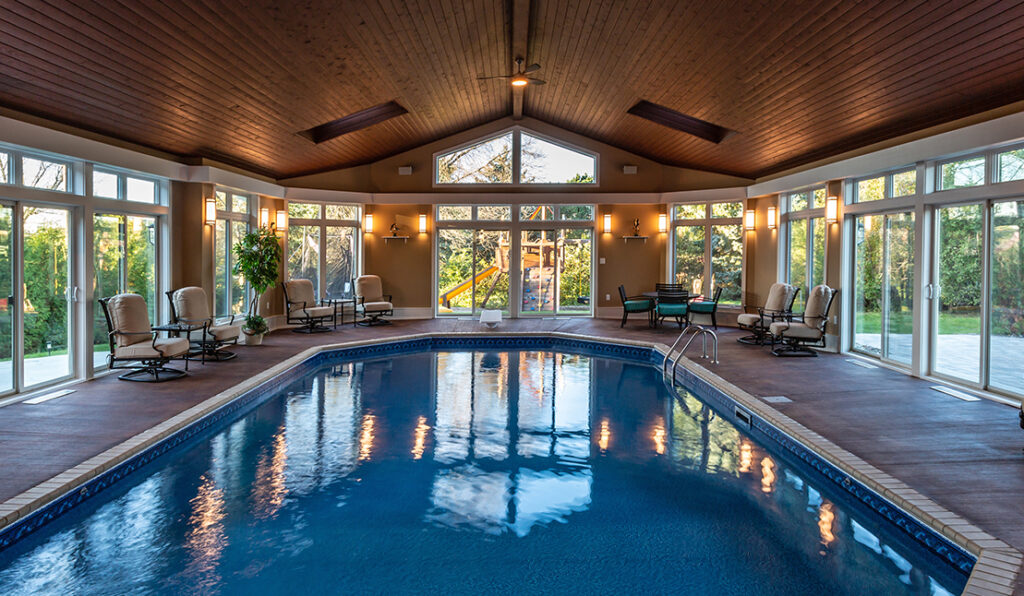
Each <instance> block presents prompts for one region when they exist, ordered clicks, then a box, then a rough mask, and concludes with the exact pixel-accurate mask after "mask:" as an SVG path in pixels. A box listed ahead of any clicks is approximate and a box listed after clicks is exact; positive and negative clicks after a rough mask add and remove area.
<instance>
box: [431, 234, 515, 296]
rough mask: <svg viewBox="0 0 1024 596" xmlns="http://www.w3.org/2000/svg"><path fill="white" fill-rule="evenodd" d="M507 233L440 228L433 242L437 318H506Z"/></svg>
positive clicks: (507, 288) (507, 291) (507, 290)
mask: <svg viewBox="0 0 1024 596" xmlns="http://www.w3.org/2000/svg"><path fill="white" fill-rule="evenodd" d="M510 238H511V234H510V232H509V231H508V230H484V229H462V228H443V229H441V230H439V232H438V240H437V272H438V275H437V296H438V299H437V302H438V306H437V308H438V314H462V315H471V314H475V313H479V312H480V311H481V310H484V309H488V310H492V309H493V310H500V311H502V312H503V313H505V314H506V315H507V314H509V312H510V311H509V251H510V250H511V246H510Z"/></svg>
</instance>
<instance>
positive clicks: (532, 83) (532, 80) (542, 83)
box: [527, 79, 548, 85]
mask: <svg viewBox="0 0 1024 596" xmlns="http://www.w3.org/2000/svg"><path fill="white" fill-rule="evenodd" d="M527 80H528V81H530V84H531V85H547V84H548V82H547V81H542V80H540V79H527Z"/></svg>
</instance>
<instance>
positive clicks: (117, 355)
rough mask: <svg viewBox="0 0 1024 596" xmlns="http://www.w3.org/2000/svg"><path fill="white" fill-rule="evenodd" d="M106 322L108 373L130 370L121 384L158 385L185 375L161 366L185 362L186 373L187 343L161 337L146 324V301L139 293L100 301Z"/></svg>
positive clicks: (121, 377) (147, 320) (120, 295)
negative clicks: (142, 383)
mask: <svg viewBox="0 0 1024 596" xmlns="http://www.w3.org/2000/svg"><path fill="white" fill-rule="evenodd" d="M99 302H100V306H101V307H102V308H103V316H104V317H105V318H106V320H107V330H108V337H109V339H110V355H109V356H107V365H108V366H109V367H110V369H111V370H116V369H129V370H130V372H126V373H124V374H122V375H121V376H119V377H118V378H119V379H121V380H122V381H143V382H149V383H157V382H160V381H169V380H171V379H177V378H179V377H183V376H185V374H186V373H185V371H183V370H178V369H176V368H167V367H166V366H164V365H165V364H167V363H168V362H170V361H171V360H173V359H177V358H181V359H184V360H185V370H188V350H189V345H188V340H187V339H185V338H183V337H169V338H160V337H159V333H158V332H157V331H153V329H152V327H150V324H149V311H148V310H147V309H146V300H145V299H144V298H143V297H142V296H139V295H138V294H118V295H116V296H112V297H110V298H101V299H100V301H99Z"/></svg>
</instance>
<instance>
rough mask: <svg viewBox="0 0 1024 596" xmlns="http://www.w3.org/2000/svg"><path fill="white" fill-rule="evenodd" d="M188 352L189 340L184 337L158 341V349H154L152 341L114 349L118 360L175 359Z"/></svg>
mask: <svg viewBox="0 0 1024 596" xmlns="http://www.w3.org/2000/svg"><path fill="white" fill-rule="evenodd" d="M186 352H188V340H187V339H185V338H184V337H165V338H161V339H158V340H156V349H155V350H154V349H153V345H152V339H147V340H146V341H145V343H142V342H140V343H136V344H132V345H130V346H120V347H117V348H115V349H114V356H115V357H117V358H174V357H176V356H181V355H183V354H185V353H186Z"/></svg>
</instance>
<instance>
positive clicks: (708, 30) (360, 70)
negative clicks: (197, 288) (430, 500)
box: [0, 0, 1024, 178]
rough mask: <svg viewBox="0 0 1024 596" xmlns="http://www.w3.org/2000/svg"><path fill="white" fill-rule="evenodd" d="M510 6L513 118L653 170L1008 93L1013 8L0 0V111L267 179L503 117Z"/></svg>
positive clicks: (1022, 8) (802, 156) (888, 132)
mask: <svg viewBox="0 0 1024 596" xmlns="http://www.w3.org/2000/svg"><path fill="white" fill-rule="evenodd" d="M524 9H525V10H528V11H529V20H528V23H529V26H528V36H527V38H526V40H527V41H526V53H527V55H526V56H525V58H526V60H527V63H532V62H539V63H540V64H541V65H542V66H543V69H542V70H541V71H540V72H538V73H537V76H538V77H540V78H543V79H545V80H547V82H548V84H547V85H544V86H537V87H530V88H528V89H526V90H525V97H524V100H523V112H524V114H525V115H528V116H531V117H534V118H537V119H540V120H544V121H547V122H549V123H551V124H554V125H557V126H560V127H563V128H566V129H569V130H573V131H576V132H578V133H581V134H584V135H587V136H590V137H593V138H595V139H597V140H599V141H603V142H606V143H609V144H612V145H615V146H618V147H621V148H623V149H626V150H629V151H633V152H635V153H637V154H639V155H643V156H646V157H649V158H652V159H654V160H656V161H659V162H661V163H665V164H671V165H684V166H689V167H696V168H702V169H708V170H713V171H719V172H727V173H734V174H738V175H742V176H746V177H759V176H763V175H767V174H771V173H774V172H778V171H781V170H783V169H787V168H792V167H797V166H800V165H802V164H806V163H809V162H811V161H814V160H818V159H822V158H827V157H829V156H832V155H837V154H839V153H841V152H844V151H847V150H851V149H855V148H858V147H861V146H864V145H867V144H871V143H874V142H878V141H884V140H886V139H889V138H892V137H894V136H898V135H901V134H905V133H909V132H913V131H915V130H920V129H922V128H925V127H928V126H932V125H936V124H941V123H944V122H948V121H951V120H954V119H957V118H961V117H964V116H968V115H971V114H974V113H978V112H981V111H984V110H987V109H991V108H995V107H999V106H1001V105H1005V104H1009V103H1012V102H1015V101H1018V100H1022V99H1024V69H1021V68H1020V64H1019V62H1020V56H1021V55H1022V49H1024V4H1022V3H1020V2H1008V1H986V0H979V1H975V2H947V3H935V2H929V1H927V0H918V1H903V0H888V1H879V0H876V1H859V2H848V1H845V0H807V1H805V2H785V3H783V2H774V1H771V0H760V1H758V0H732V1H730V0H708V1H707V2H676V1H667V0H666V1H652V2H643V3H641V2H612V1H600V2H599V1H591V0H563V1H554V0H468V1H465V2H458V1H455V0H409V1H406V2H401V1H399V0H358V1H355V0H341V1H339V0H302V1H297V2H280V1H279V0H249V1H246V2H238V1H232V0H163V1H158V0H151V1H149V2H134V1H131V0H31V1H30V0H9V1H8V2H6V3H5V4H4V8H3V9H2V10H0V53H2V55H3V60H0V105H2V106H5V107H8V108H11V109H14V110H18V111H22V112H26V113H30V114H34V115H38V116H42V117H44V118H49V119H52V120H55V121H58V122H63V123H66V124H71V125H74V126H78V127H81V128H84V129H87V130H91V131H94V132H98V133H102V134H105V135H109V136H112V137H116V138H119V139H123V140H125V141H130V142H134V143H138V144H141V145H145V146H149V147H152V148H154V149H159V150H161V151H166V152H170V153H173V154H177V155H181V156H197V157H208V158H211V159H217V160H221V161H225V162H227V163H230V164H233V165H237V166H240V167H243V168H246V169H249V170H252V171H254V172H259V173H263V174H266V175H269V176H272V177H275V178H283V177H289V176H293V175H297V174H300V173H307V172H313V171H321V170H326V169H331V168H336V167H344V166H350V165H356V164H361V163H368V162H372V161H375V160H377V159H380V158H382V157H386V156H388V155H392V154H394V153H397V152H400V151H403V150H406V149H409V148H412V147H416V146H418V145H421V144H424V143H427V142H429V141H432V140H435V139H438V138H441V137H444V136H447V135H449V134H452V133H454V132H457V131H460V130H465V129H468V128H471V127H473V126H476V125H479V124H482V123H484V122H488V121H490V120H494V119H497V118H500V117H502V116H505V115H508V114H510V113H511V112H512V109H513V97H512V94H511V92H510V90H509V88H508V86H507V83H506V82H503V81H501V80H488V81H478V80H477V77H478V76H480V75H495V74H507V73H508V72H510V70H511V69H512V65H513V60H514V58H515V56H514V55H513V47H514V46H515V45H517V42H516V41H514V40H512V39H511V38H512V35H513V34H512V31H511V29H512V28H513V27H512V23H513V13H514V12H516V11H520V12H519V13H518V14H520V16H521V14H522V13H521V11H522V10H524ZM639 100H648V101H651V102H653V103H656V104H659V105H662V106H665V107H668V108H670V109H672V110H676V111H678V112H682V113H684V114H687V115H690V116H693V117H696V118H700V119H702V120H706V121H708V122H711V123H714V124H717V125H719V126H722V127H725V128H727V129H730V130H733V131H736V134H733V135H730V136H729V137H728V138H726V139H725V140H724V141H723V142H721V143H719V144H714V143H711V142H708V141H705V140H702V139H699V138H696V137H692V136H689V135H687V134H684V133H681V132H677V131H674V130H671V129H668V128H664V127H661V126H658V125H656V124H654V123H651V122H648V121H646V120H643V119H640V118H638V117H636V116H632V115H629V114H627V110H628V109H629V108H630V107H631V106H633V105H634V104H636V103H637V102H638V101H639ZM389 101H397V102H398V103H399V104H401V106H403V107H404V108H406V109H407V110H408V111H409V113H408V114H405V115H402V116H399V117H396V118H393V119H391V120H387V121H385V122H382V123H380V124H376V125H374V126H372V127H370V128H366V129H363V130H360V131H357V132H353V133H350V134H346V135H344V136H342V137H339V138H337V139H333V140H331V141H327V142H324V143H321V144H319V145H317V144H314V143H312V142H311V141H310V140H309V139H307V138H304V137H303V136H300V135H298V134H297V133H298V132H299V131H304V130H307V129H310V128H312V127H314V126H317V125H320V124H323V123H325V122H329V121H332V120H335V119H337V118H340V117H342V116H345V115H348V114H352V113H355V112H359V111H360V110H364V109H366V108H370V107H373V106H376V105H378V104H382V103H386V102H389Z"/></svg>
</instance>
